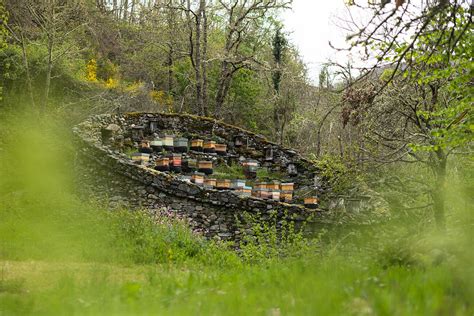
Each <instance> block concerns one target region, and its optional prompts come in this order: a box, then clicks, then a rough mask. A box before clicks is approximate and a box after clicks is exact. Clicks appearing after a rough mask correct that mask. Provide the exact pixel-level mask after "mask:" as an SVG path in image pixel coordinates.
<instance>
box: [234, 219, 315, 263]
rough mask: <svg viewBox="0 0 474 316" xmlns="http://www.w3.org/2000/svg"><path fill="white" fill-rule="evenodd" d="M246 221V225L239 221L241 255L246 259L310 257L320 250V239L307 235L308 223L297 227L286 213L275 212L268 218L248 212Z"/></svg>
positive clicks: (248, 260) (265, 259) (251, 260)
mask: <svg viewBox="0 0 474 316" xmlns="http://www.w3.org/2000/svg"><path fill="white" fill-rule="evenodd" d="M244 222H245V225H242V224H240V226H241V227H240V230H241V231H242V239H241V241H240V255H241V256H242V258H243V260H244V261H245V262H248V263H263V262H267V261H268V260H277V261H278V260H283V259H287V258H298V257H301V256H303V255H306V256H309V255H311V253H312V252H315V251H316V249H317V248H316V245H317V243H318V240H317V239H307V238H305V237H304V229H305V225H306V223H303V225H302V226H301V227H299V228H296V227H295V221H294V219H293V218H292V217H291V216H289V215H288V213H286V212H285V214H284V215H283V218H281V219H278V217H277V212H276V211H275V212H273V213H272V214H271V215H270V216H269V218H265V219H263V218H261V217H259V216H256V215H251V214H249V213H245V214H244Z"/></svg>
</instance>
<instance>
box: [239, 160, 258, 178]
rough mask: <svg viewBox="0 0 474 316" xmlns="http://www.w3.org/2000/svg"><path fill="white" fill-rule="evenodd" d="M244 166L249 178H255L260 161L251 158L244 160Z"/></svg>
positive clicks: (246, 175)
mask: <svg viewBox="0 0 474 316" xmlns="http://www.w3.org/2000/svg"><path fill="white" fill-rule="evenodd" d="M242 166H243V167H244V174H245V177H246V178H247V179H255V178H256V177H257V170H258V161H256V160H252V159H249V160H246V161H244V162H243V163H242Z"/></svg>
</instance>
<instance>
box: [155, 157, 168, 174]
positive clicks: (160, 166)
mask: <svg viewBox="0 0 474 316" xmlns="http://www.w3.org/2000/svg"><path fill="white" fill-rule="evenodd" d="M155 169H156V170H159V171H169V170H170V159H169V158H167V157H159V158H157V159H156V160H155Z"/></svg>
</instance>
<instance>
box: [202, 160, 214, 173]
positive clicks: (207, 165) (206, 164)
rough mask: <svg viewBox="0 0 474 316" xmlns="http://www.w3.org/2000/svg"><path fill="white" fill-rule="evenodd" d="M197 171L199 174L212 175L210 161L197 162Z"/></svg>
mask: <svg viewBox="0 0 474 316" xmlns="http://www.w3.org/2000/svg"><path fill="white" fill-rule="evenodd" d="M198 170H199V172H204V173H205V174H212V172H213V169H212V161H209V160H201V161H199V162H198Z"/></svg>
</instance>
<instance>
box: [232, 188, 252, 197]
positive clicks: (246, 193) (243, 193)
mask: <svg viewBox="0 0 474 316" xmlns="http://www.w3.org/2000/svg"><path fill="white" fill-rule="evenodd" d="M235 193H236V194H238V195H241V196H251V195H252V187H248V186H244V187H238V188H237V189H235Z"/></svg>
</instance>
